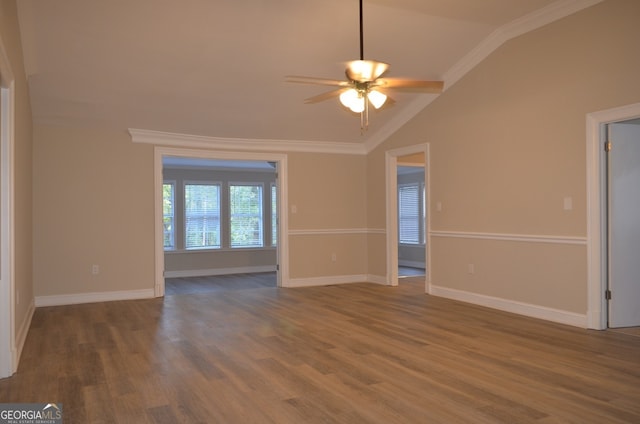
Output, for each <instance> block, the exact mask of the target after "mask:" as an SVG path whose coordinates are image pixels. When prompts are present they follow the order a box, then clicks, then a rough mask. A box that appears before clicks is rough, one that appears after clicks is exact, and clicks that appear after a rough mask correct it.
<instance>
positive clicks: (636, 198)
mask: <svg viewBox="0 0 640 424" xmlns="http://www.w3.org/2000/svg"><path fill="white" fill-rule="evenodd" d="M606 127H607V128H606V141H605V142H604V145H605V151H606V157H607V160H606V173H605V177H606V199H607V208H606V214H607V218H606V229H607V230H606V232H605V237H606V250H607V258H606V259H607V290H606V296H605V297H606V300H607V301H608V302H607V326H608V327H609V328H621V327H640V307H638V305H639V304H640V277H639V276H640V261H638V252H640V189H639V187H640V119H635V120H627V121H622V122H614V123H609V124H607V126H606Z"/></svg>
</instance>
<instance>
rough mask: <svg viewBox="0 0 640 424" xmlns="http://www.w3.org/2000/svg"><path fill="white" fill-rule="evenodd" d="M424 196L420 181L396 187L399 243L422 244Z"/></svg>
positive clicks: (423, 238)
mask: <svg viewBox="0 0 640 424" xmlns="http://www.w3.org/2000/svg"><path fill="white" fill-rule="evenodd" d="M424 197H425V196H424V186H423V184H422V183H412V184H403V185H400V186H399V187H398V227H399V228H398V236H399V241H400V243H401V244H424V240H425V237H424V217H425V213H426V211H425V210H424V209H425V207H424V205H425V201H424Z"/></svg>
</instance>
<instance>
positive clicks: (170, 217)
mask: <svg viewBox="0 0 640 424" xmlns="http://www.w3.org/2000/svg"><path fill="white" fill-rule="evenodd" d="M174 210H175V184H174V183H173V182H171V183H164V184H162V219H163V221H164V248H165V249H166V250H173V249H175V248H176V238H175V231H174V228H175V212H174Z"/></svg>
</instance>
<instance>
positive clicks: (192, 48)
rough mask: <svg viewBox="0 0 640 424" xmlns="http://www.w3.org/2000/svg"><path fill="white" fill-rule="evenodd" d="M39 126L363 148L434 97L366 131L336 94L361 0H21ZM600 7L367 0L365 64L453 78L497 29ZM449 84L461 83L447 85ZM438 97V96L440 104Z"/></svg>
mask: <svg viewBox="0 0 640 424" xmlns="http://www.w3.org/2000/svg"><path fill="white" fill-rule="evenodd" d="M17 3H18V8H19V9H18V10H19V20H20V28H21V34H22V43H23V50H24V58H25V67H26V72H27V75H28V81H29V90H30V96H31V102H32V110H33V116H34V121H35V122H36V123H53V124H64V125H79V126H98V127H105V128H107V127H111V128H120V129H126V128H140V129H149V130H156V131H167V132H174V133H182V134H192V135H203V136H211V137H221V138H240V139H260V140H292V141H323V142H340V143H364V142H366V141H367V140H368V139H370V138H375V137H380V135H381V134H383V135H384V134H389V133H392V132H393V131H394V129H396V128H397V127H398V126H399V125H401V124H402V123H403V122H405V121H406V120H407V119H408V118H410V117H411V116H412V115H413V114H415V113H416V112H417V111H418V110H419V109H420V107H423V105H426V104H428V102H429V101H430V100H431V99H432V98H433V95H424V94H408V93H397V94H395V95H394V96H393V97H394V99H395V100H396V103H395V104H393V105H392V106H391V107H385V108H383V109H381V110H379V111H375V112H373V113H372V114H371V116H370V120H371V123H370V128H369V130H368V131H367V132H366V133H365V134H364V135H361V134H360V121H359V118H358V115H355V114H353V113H352V112H349V111H348V110H346V109H345V108H343V107H342V106H340V105H339V103H338V101H337V100H330V101H326V102H323V103H319V104H313V105H306V104H304V99H305V98H307V97H311V96H314V95H316V94H320V93H322V92H323V91H326V90H327V88H326V87H322V86H308V85H300V84H292V83H287V82H285V76H286V75H307V76H316V77H324V78H331V79H342V78H344V68H345V62H346V61H349V60H353V59H357V58H358V56H359V44H358V36H359V28H358V1H357V0H322V1H316V0H233V1H232V0H217V1H214V0H180V1H175V0H107V1H105V0H55V1H43V0H20V1H18V2H17ZM574 3H591V4H593V3H594V1H593V0H587V1H584V0H561V1H555V0H481V1H479V0H365V1H364V35H365V44H364V56H365V58H369V59H376V60H380V61H384V62H387V63H390V64H391V68H390V71H389V73H388V74H387V75H388V76H394V77H410V78H415V79H445V83H446V84H450V83H451V81H447V77H448V76H449V75H451V71H452V69H454V68H455V67H456V66H458V67H459V65H460V63H461V61H463V60H464V59H465V58H468V57H469V54H470V52H472V51H474V49H477V48H478V46H480V45H482V43H483V42H486V40H488V39H490V38H491V36H492V34H495V33H496V31H499V30H500V29H501V28H505V26H508V25H512V26H513V24H514V22H515V23H518V22H519V21H522V20H523V19H524V20H526V18H527V17H531V16H535V15H536V14H539V13H541V12H543V11H549V10H552V9H554V8H555V9H561V8H562V7H565V6H566V5H567V4H574ZM449 79H450V78H449ZM428 96H430V97H428Z"/></svg>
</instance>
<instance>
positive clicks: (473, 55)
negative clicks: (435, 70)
mask: <svg viewBox="0 0 640 424" xmlns="http://www.w3.org/2000/svg"><path fill="white" fill-rule="evenodd" d="M602 1H603V0H559V1H556V2H554V3H552V4H550V5H548V6H546V7H544V8H542V9H540V10H537V11H535V12H532V13H530V14H528V15H525V16H523V17H521V18H519V19H516V20H514V21H512V22H509V23H508V24H505V25H503V26H501V27H499V28H498V29H496V30H495V31H493V32H492V33H491V34H489V35H488V36H487V37H486V38H485V39H484V40H482V42H480V44H478V45H477V46H476V47H475V48H474V49H473V50H471V51H470V52H469V53H467V54H466V55H465V56H464V57H463V58H462V59H460V60H459V61H458V62H457V63H456V64H455V65H453V66H452V67H451V68H450V69H449V70H448V71H447V72H446V73H445V74H444V77H443V80H444V90H443V92H444V91H446V90H448V89H449V88H450V87H452V86H453V85H454V84H455V83H456V82H458V81H459V80H460V79H462V77H464V76H465V75H466V74H467V73H469V72H470V71H471V70H472V69H473V68H475V67H476V66H477V65H478V64H479V63H480V62H482V61H483V60H484V59H486V58H487V57H488V56H489V55H490V54H491V53H493V52H494V51H495V50H497V49H498V48H499V47H500V46H502V45H503V44H504V43H505V42H507V41H509V40H511V39H513V38H516V37H518V36H520V35H523V34H526V33H528V32H530V31H533V30H536V29H538V28H541V27H543V26H545V25H548V24H550V23H552V22H555V21H557V20H560V19H562V18H565V17H567V16H569V15H572V14H574V13H576V12H579V11H581V10H583V9H586V8H588V7H591V6H594V5H596V4H598V3H601V2H602ZM437 98H438V96H437V95H435V96H434V95H425V96H420V97H418V98H417V99H416V100H415V101H414V102H412V103H410V104H408V105H407V106H406V107H405V108H404V111H403V113H401V114H399V116H397V117H396V118H394V119H393V120H391V121H390V122H388V123H387V124H386V125H385V126H384V127H383V128H381V129H380V131H378V132H377V133H376V134H375V135H374V136H372V137H371V138H370V139H368V140H367V141H366V142H365V150H366V152H367V153H369V152H371V151H372V150H374V149H375V148H376V147H378V146H379V145H380V144H382V143H383V142H384V141H385V140H386V139H387V138H389V137H390V136H391V135H392V134H393V133H395V132H396V131H398V130H399V129H400V128H401V127H402V126H403V125H405V124H406V123H407V122H409V121H410V120H411V119H413V118H414V117H415V116H416V115H417V114H418V113H420V111H422V110H423V109H424V108H425V107H427V106H428V105H430V104H431V102H433V101H434V100H435V99H437Z"/></svg>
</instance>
